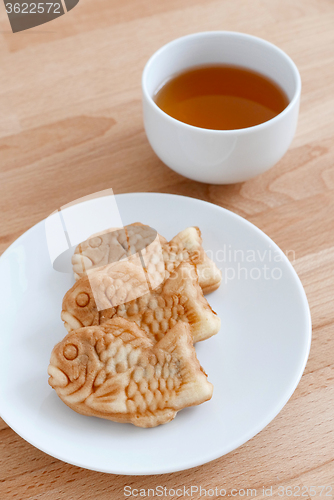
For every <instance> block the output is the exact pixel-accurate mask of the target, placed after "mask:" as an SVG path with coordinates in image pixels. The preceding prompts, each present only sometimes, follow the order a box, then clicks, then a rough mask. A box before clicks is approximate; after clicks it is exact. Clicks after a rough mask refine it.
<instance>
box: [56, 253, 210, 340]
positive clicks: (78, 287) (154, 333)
mask: <svg viewBox="0 0 334 500" xmlns="http://www.w3.org/2000/svg"><path fill="white" fill-rule="evenodd" d="M116 264H117V265H118V266H119V268H120V269H122V265H124V264H126V265H127V266H128V268H129V273H130V274H131V279H130V281H126V283H130V282H131V280H132V281H133V280H135V281H136V282H137V281H138V283H140V280H139V279H138V280H137V278H135V277H134V276H135V273H136V272H139V271H140V272H143V270H142V268H140V266H136V265H134V264H131V263H126V262H125V263H124V262H118V263H116ZM114 266H115V264H113V265H111V267H110V268H108V267H106V268H105V269H104V271H103V272H101V273H94V274H92V275H91V276H90V277H86V278H81V279H80V280H79V281H77V282H76V283H75V284H74V286H73V287H72V288H71V289H70V290H69V291H68V292H67V293H66V295H65V297H64V300H63V310H62V313H61V318H62V320H63V321H64V322H65V327H66V329H67V330H68V331H71V330H75V329H77V328H80V327H82V326H91V325H100V324H103V323H104V322H105V321H107V320H109V319H111V318H113V317H122V318H126V319H128V320H130V321H134V322H135V323H137V325H138V326H139V327H140V328H141V329H142V330H144V331H145V332H146V334H147V335H148V337H149V338H150V339H151V340H153V341H155V342H157V341H159V340H160V339H162V338H163V337H164V335H165V334H166V332H167V331H168V330H169V329H171V328H172V327H173V326H174V325H175V324H176V323H177V322H179V321H184V322H187V323H189V325H190V330H191V333H192V336H193V340H194V342H198V341H199V340H205V339H207V338H209V337H211V336H212V335H215V334H216V333H218V331H219V329H220V319H219V317H218V316H217V315H216V313H215V312H213V311H212V309H211V307H210V305H209V304H208V302H207V300H206V299H205V297H204V296H203V292H202V289H201V287H200V286H199V284H198V277H197V273H196V270H195V267H194V265H193V264H190V263H187V262H184V263H182V264H181V265H179V266H178V267H177V268H176V270H175V271H174V272H173V273H172V274H171V275H170V277H169V278H168V279H167V280H166V282H165V283H164V284H163V285H161V286H159V287H158V288H157V289H155V290H152V291H151V292H148V293H145V294H143V295H142V296H140V297H138V298H136V299H134V300H129V299H130V294H131V293H132V290H131V286H129V287H128V291H129V296H127V295H126V290H123V288H122V280H121V279H120V274H119V273H118V274H117V276H116V279H115V275H114V274H113V269H114ZM126 279H128V277H127V276H126ZM117 283H118V285H117ZM117 286H119V291H120V294H122V293H123V296H122V297H123V299H124V300H123V302H125V303H122V304H119V302H118V303H117V300H116V303H114V302H113V300H114V297H115V294H116V295H117V293H118V291H117ZM140 286H141V285H138V287H139V288H140ZM115 290H116V291H115ZM93 292H94V293H93ZM116 299H117V297H116ZM128 300H129V301H128ZM118 304H119V305H118Z"/></svg>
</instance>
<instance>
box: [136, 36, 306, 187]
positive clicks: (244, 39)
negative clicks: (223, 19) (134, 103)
mask: <svg viewBox="0 0 334 500" xmlns="http://www.w3.org/2000/svg"><path fill="white" fill-rule="evenodd" d="M204 64H229V65H234V66H240V67H244V68H249V69H252V70H254V71H257V72H259V73H261V74H263V75H264V76H267V77H269V78H271V79H272V80H274V81H275V82H276V83H277V84H278V85H279V86H280V87H281V88H282V89H283V90H284V91H285V93H286V94H287V96H288V99H289V105H288V106H287V107H286V108H285V109H284V110H283V111H282V112H281V113H280V114H279V115H277V116H275V117H274V118H272V119H271V120H269V121H267V122H264V123H261V124H260V125H256V126H254V127H249V128H243V129H237V130H210V129H204V128H199V127H194V126H192V125H188V124H186V123H183V122H180V121H179V120H176V119H175V118H172V117H171V116H169V115H167V113H165V112H164V111H162V110H161V109H160V108H159V107H158V106H157V105H156V104H155V102H154V100H153V96H154V93H155V92H156V90H157V89H158V88H159V87H160V86H161V85H162V84H163V83H164V82H165V81H166V80H167V79H169V78H170V77H171V76H173V75H174V74H175V73H179V72H180V71H182V70H185V69H187V68H191V67H194V66H200V65H204ZM142 91H143V113H144V125H145V130H146V134H147V137H148V140H149V142H150V144H151V146H152V148H153V150H154V151H155V153H156V154H157V155H158V156H159V158H160V159H161V160H162V161H163V162H164V163H165V164H166V165H168V166H169V167H170V168H171V169H173V170H175V171H176V172H178V173H179V174H182V175H184V176H185V177H189V178H190V179H194V180H196V181H201V182H208V183H213V184H229V183H233V182H241V181H245V180H247V179H250V178H251V177H254V176H256V175H258V174H261V173H262V172H265V171H266V170H268V169H269V168H271V167H272V166H273V165H275V163H277V162H278V160H280V159H281V158H282V156H283V155H284V154H285V153H286V151H287V149H288V147H289V145H290V143H291V141H292V138H293V136H294V133H295V130H296V126H297V120H298V112H299V101H300V92H301V80H300V75H299V72H298V69H297V67H296V65H295V64H294V62H293V61H292V60H291V59H290V57H289V56H288V55H287V54H285V52H283V51H282V50H281V49H279V48H278V47H276V46H275V45H273V44H271V43H269V42H267V41H265V40H262V39H261V38H257V37H254V36H251V35H246V34H244V33H234V32H228V31H211V32H210V31H209V32H204V33H195V34H192V35H188V36H184V37H182V38H178V39H177V40H174V41H172V42H170V43H168V44H167V45H164V46H163V47H161V49H159V50H158V51H157V52H155V54H153V56H152V57H151V58H150V59H149V61H148V62H147V64H146V66H145V69H144V72H143V77H142Z"/></svg>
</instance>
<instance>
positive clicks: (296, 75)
mask: <svg viewBox="0 0 334 500" xmlns="http://www.w3.org/2000/svg"><path fill="white" fill-rule="evenodd" d="M217 35H232V36H236V37H239V38H240V37H241V38H245V39H248V40H249V39H251V40H256V41H260V42H261V43H262V44H264V45H266V46H267V47H269V48H270V49H272V50H275V51H276V52H277V53H279V55H281V56H282V57H283V58H284V59H285V60H286V61H287V62H288V64H289V66H290V68H291V70H292V72H293V75H294V78H295V82H296V90H295V92H294V95H293V97H292V99H291V101H290V102H289V104H288V105H287V106H286V108H284V109H283V111H281V112H280V113H279V114H278V115H276V116H274V117H273V118H271V119H270V120H267V121H265V122H262V123H259V124H258V125H253V126H252V127H244V128H237V129H228V130H224V129H210V128H203V127H197V126H195V125H189V123H185V122H182V121H180V120H177V119H176V118H173V117H172V116H170V115H168V114H167V113H166V112H165V111H163V110H162V109H161V108H159V106H158V105H157V104H156V103H155V102H154V100H153V98H152V96H151V95H150V94H149V92H148V90H147V84H146V81H147V74H148V72H149V70H150V67H151V66H152V64H153V63H154V61H155V60H156V59H157V58H158V57H159V56H160V54H161V53H162V52H164V51H165V50H168V49H169V48H170V47H172V46H173V45H177V44H179V43H180V42H182V41H183V40H186V39H191V38H207V37H209V38H210V37H213V36H217ZM141 83H142V92H143V94H144V96H145V98H146V99H147V100H148V102H149V103H150V104H151V106H153V107H154V108H155V109H156V111H157V112H158V113H159V114H160V115H161V116H164V117H165V119H167V120H169V121H170V122H171V123H174V124H181V126H184V127H185V128H187V129H189V130H200V131H202V132H203V133H207V134H208V133H209V134H213V133H215V134H217V135H225V134H228V135H230V134H234V133H235V132H238V133H240V134H245V133H249V132H250V131H253V130H254V131H255V130H260V129H262V128H265V127H268V126H269V124H272V123H275V122H276V121H278V120H280V119H282V117H284V116H285V115H286V114H287V113H289V111H290V110H291V109H292V108H293V107H294V106H295V105H296V103H297V102H298V100H299V98H300V94H301V77H300V73H299V70H298V68H297V66H296V64H295V63H294V62H293V60H292V59H291V57H290V56H288V54H287V53H286V52H284V50H282V49H280V48H279V47H277V45H275V44H273V43H271V42H268V41H267V40H265V39H264V38H260V37H257V36H254V35H249V34H248V33H242V32H239V31H224V30H222V31H200V32H198V33H191V34H189V35H185V36H181V37H179V38H175V39H174V40H171V41H170V42H168V43H166V44H165V45H163V46H162V47H160V48H159V49H158V50H157V51H156V52H154V53H153V54H152V56H151V57H150V58H149V60H148V61H147V62H146V64H145V67H144V70H143V73H142V79H141Z"/></svg>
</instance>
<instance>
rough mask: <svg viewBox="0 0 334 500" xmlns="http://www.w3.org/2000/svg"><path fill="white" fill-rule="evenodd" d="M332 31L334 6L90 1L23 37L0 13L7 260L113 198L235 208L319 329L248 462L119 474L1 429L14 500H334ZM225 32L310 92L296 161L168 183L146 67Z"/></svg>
mask: <svg viewBox="0 0 334 500" xmlns="http://www.w3.org/2000/svg"><path fill="white" fill-rule="evenodd" d="M333 26H334V4H333V1H332V0H271V1H270V2H269V1H268V0H252V2H250V1H248V0H219V1H212V0H205V1H204V0H169V1H167V0H162V1H160V2H153V1H152V0H123V1H122V2H119V1H117V0H94V1H92V0H91V1H89V0H81V1H80V3H79V4H78V6H77V7H76V8H75V9H73V10H72V11H71V12H70V13H68V14H67V15H65V16H62V17H60V18H58V19H57V20H55V21H53V22H52V23H49V24H47V25H44V26H41V27H37V28H34V29H32V30H28V31H27V32H22V33H16V34H12V33H11V30H10V26H9V22H8V19H7V17H6V13H5V9H4V6H3V5H0V30H1V31H0V42H1V43H0V61H1V68H2V71H1V73H0V213H1V216H2V218H1V225H0V252H3V251H4V250H5V249H6V248H7V247H8V245H10V244H11V243H12V242H13V241H14V240H15V239H16V238H17V237H18V236H19V235H20V234H22V233H23V232H24V231H26V230H27V229H28V228H29V227H31V226H32V225H34V224H36V223H37V222H38V221H40V220H41V219H42V218H44V217H46V216H48V215H49V214H50V213H52V212H53V211H54V210H55V209H57V208H58V207H60V206H61V205H63V204H65V203H67V202H70V201H72V200H74V199H76V198H79V197H81V196H84V195H87V194H90V193H92V192H95V191H99V190H101V189H105V188H106V187H112V188H113V189H114V192H115V193H124V192H131V191H158V192H168V193H177V194H183V195H187V196H192V197H196V198H200V199H203V200H207V201H211V202H212V203H216V204H218V205H220V206H223V207H226V208H228V209H230V210H232V211H234V212H236V213H238V214H240V215H242V216H243V217H246V218H247V219H248V220H250V221H251V222H253V223H254V224H256V225H257V226H258V227H260V228H261V229H262V230H264V231H265V232H266V233H267V234H268V235H269V236H270V237H271V238H273V239H274V241H275V242H276V243H277V244H278V245H279V246H280V247H281V248H282V250H283V251H284V252H286V253H287V255H288V256H289V258H290V260H291V261H292V263H293V265H294V266H295V268H296V270H297V272H298V273H299V276H300V278H301V280H302V283H303V285H304V287H305V290H306V293H307V296H308V299H309V303H310V307H311V313H312V321H313V342H312V347H311V353H310V358H309V361H308V364H307V367H306V370H305V373H304V375H303V377H302V379H301V382H300V384H299V386H298V388H297V390H296V391H295V393H294V395H293V396H292V398H291V399H290V401H289V402H288V404H287V405H286V406H285V408H284V409H283V410H282V412H281V413H280V414H279V415H278V416H277V417H276V418H275V419H274V420H273V421H272V422H271V423H270V424H269V425H268V426H267V427H266V428H265V429H264V430H263V431H262V432H261V433H260V434H258V435H257V436H256V437H254V438H253V439H252V440H250V441H249V442H248V443H246V444H245V445H243V446H242V447H240V448H239V449H237V450H235V451H234V452H232V453H229V454H228V455H226V456H224V457H221V458H220V459H218V460H215V461H214V462H211V463H209V464H206V465H203V466H202V467H198V468H196V469H191V470H189V471H184V472H180V473H175V474H167V475H164V476H149V477H124V476H114V475H107V474H101V473H97V472H92V471H86V470H83V469H80V468H78V467H74V466H71V465H68V464H65V463H62V462H60V461H58V460H56V459H54V458H52V457H49V456H48V455H45V454H44V453H43V452H41V451H39V450H37V449H35V448H34V447H32V446H31V445H29V444H28V443H26V442H25V441H24V440H23V439H21V438H20V437H19V436H18V435H17V434H15V433H14V431H12V430H11V429H10V428H9V427H8V426H7V425H6V423H5V422H3V421H2V420H0V499H1V500H12V499H20V500H28V499H29V500H32V499H34V500H35V499H36V500H37V499H43V500H44V499H45V500H65V499H66V500H69V499H71V500H79V499H91V498H94V499H96V500H110V499H111V498H113V499H120V498H125V497H124V491H123V488H124V486H125V485H130V486H132V487H134V488H146V489H147V488H154V487H156V486H157V485H163V486H166V487H167V488H176V487H180V486H181V487H182V486H186V487H189V486H191V485H201V486H202V488H206V489H209V488H216V487H218V489H220V488H225V489H226V490H227V492H229V491H230V490H231V489H232V488H236V489H239V488H243V489H245V490H247V488H249V489H251V488H256V489H257V497H260V498H265V496H264V494H263V487H265V488H271V487H272V496H271V498H273V499H277V500H279V499H280V498H282V496H281V495H280V491H281V490H280V489H279V487H280V486H281V487H282V486H284V487H286V486H289V485H290V486H295V487H296V488H297V487H298V486H299V487H300V488H302V487H303V486H305V485H306V486H317V487H319V486H321V485H332V488H333V490H332V495H334V447H333V442H334V424H333V420H334V334H333V330H334V328H333V327H334V319H333V296H334V266H333V262H334V142H333V136H334V29H333ZM221 29H226V30H236V31H244V32H247V33H250V34H254V35H257V36H260V37H263V38H266V39H267V40H269V41H271V42H273V43H275V44H277V45H279V46H280V47H281V48H282V49H283V50H285V51H286V52H287V53H288V54H289V55H290V56H291V57H292V58H293V59H294V60H295V62H296V63H297V65H298V67H299V70H300V73H301V76H302V83H303V90H302V100H301V109H300V119H299V125H298V129H297V133H296V136H295V139H294V141H293V143H292V145H291V147H290V149H289V151H288V153H287V154H286V155H285V157H284V158H283V159H282V160H281V161H280V162H279V163H278V164H277V165H276V166H275V167H274V168H273V169H271V170H270V171H269V172H267V173H265V174H263V175H261V176H259V177H257V178H255V179H253V180H250V181H248V182H245V183H240V184H235V185H231V186H211V185H207V184H199V183H196V182H193V181H190V180H187V179H185V178H183V177H181V176H180V175H178V174H176V173H174V172H172V171H171V170H169V169H168V168H167V167H166V166H164V165H163V164H162V163H161V162H160V161H159V160H158V159H157V157H156V156H155V155H154V153H153V151H152V150H151V148H150V146H149V144H148V142H147V139H146V136H145V133H144V129H143V123H142V115H141V89H140V77H141V72H142V69H143V66H144V64H145V62H146V60H147V59H148V57H149V56H150V55H151V54H152V53H153V52H154V51H155V50H156V49H157V48H159V47H160V46H161V45H163V44H164V43H166V42H168V41H170V40H172V39H173V38H176V37H178V36H182V35H185V34H187V33H191V32H196V31H205V30H221ZM180 445H181V444H180ZM323 495H324V494H323ZM323 495H322V496H321V498H323ZM237 496H238V497H239V496H240V497H242V493H241V494H240V495H239V494H238V495H237ZM285 496H286V495H285ZM285 496H284V497H285ZM307 496H308V498H311V495H310V494H309V493H308V494H307ZM318 497H319V498H320V495H319V491H318V492H317V496H316V497H315V498H318ZM169 498H173V496H171V497H169ZM193 498H196V499H197V498H200V497H199V494H198V493H197V494H195V495H194V496H193ZM312 498H313V497H312Z"/></svg>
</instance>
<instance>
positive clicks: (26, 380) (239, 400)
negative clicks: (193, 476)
mask: <svg viewBox="0 0 334 500" xmlns="http://www.w3.org/2000/svg"><path fill="white" fill-rule="evenodd" d="M116 201H117V204H118V208H119V211H120V214H121V217H122V221H123V224H124V225H125V224H129V223H131V222H135V221H141V222H144V223H146V224H149V225H150V226H151V227H153V228H155V229H157V230H158V232H160V233H161V234H163V235H164V236H165V237H167V238H171V237H172V236H174V235H175V234H176V233H177V232H178V231H180V230H182V229H184V228H186V227H188V226H192V225H197V226H199V227H200V228H201V230H202V234H203V240H204V247H205V249H206V250H208V251H210V252H212V253H213V256H214V259H215V261H216V263H217V264H218V265H219V267H222V270H223V281H225V282H226V283H224V282H223V283H222V285H221V287H220V289H219V290H218V291H216V292H214V293H212V294H211V295H209V296H208V297H207V298H208V300H209V301H210V304H211V306H212V307H213V309H214V310H215V311H216V312H217V313H218V314H219V316H220V317H221V320H222V328H221V331H220V332H219V334H218V335H216V336H215V337H213V338H211V339H209V340H207V341H205V342H202V343H199V344H197V345H196V350H197V354H198V357H199V360H200V362H201V364H202V365H203V367H204V368H205V370H206V371H207V373H208V375H209V380H210V381H211V382H212V383H213V385H214V393H213V397H212V399H211V401H209V402H207V403H205V404H203V405H200V406H198V407H194V408H189V409H186V410H183V411H181V412H179V413H178V415H177V416H176V418H175V420H173V421H172V422H171V423H169V424H167V425H162V426H159V427H156V428H154V429H140V428H136V427H134V426H132V425H130V424H126V425H125V424H118V423H114V422H110V421H107V420H102V419H98V418H90V417H84V416H82V415H78V414H77V413H75V412H74V411H72V410H70V409H69V408H68V407H67V406H66V405H65V404H64V403H63V402H62V401H61V400H60V399H59V398H58V397H57V395H56V393H55V391H53V390H52V389H51V388H50V387H49V385H48V383H47V381H48V376H47V367H48V363H49V358H50V353H51V350H52V348H53V346H54V345H55V344H56V343H57V342H58V341H60V340H61V339H62V338H63V337H64V336H65V334H66V331H65V329H64V326H63V324H62V321H61V319H60V310H61V302H62V297H63V295H64V294H65V292H66V291H67V290H68V289H69V288H70V286H71V285H72V283H73V282H74V280H73V277H72V276H71V275H69V274H62V273H59V272H57V271H55V270H53V268H52V267H51V264H50V258H49V255H48V250H47V245H46V237H45V225H44V222H43V221H42V222H40V223H39V224H37V225H36V226H34V227H33V228H32V229H30V230H29V231H27V232H26V233H25V234H24V235H23V236H21V237H20V238H19V239H18V240H17V241H16V242H15V243H14V244H13V245H12V246H11V247H10V248H8V250H7V251H6V252H5V253H4V254H3V256H2V257H1V259H0V305H1V309H2V310H1V334H0V345H1V349H0V380H1V386H0V413H1V416H2V418H3V419H4V420H5V421H6V422H7V423H8V425H10V426H11V427H12V428H13V429H14V430H15V431H16V432H17V433H18V434H19V435H20V436H22V437H23V438H24V439H26V440H27V441H28V442H30V443H31V444H33V445H34V446H36V447H37V448H39V449H41V450H43V451H45V452H46V453H48V454H50V455H52V456H54V457H56V458H59V459H61V460H64V461H65V462H69V463H71V464H75V465H78V466H81V467H86V468H88V469H93V470H98V471H102V472H111V473H117V474H159V473H166V472H174V471H179V470H183V469H187V468H190V467H194V466H197V465H200V464H203V463H206V462H208V461H210V460H213V459H215V458H218V457H220V456H221V455H224V454H225V453H228V452H230V451H231V450H234V449H235V448H237V447H238V446H240V445H242V444H243V443H245V442H246V441H248V440H249V439H250V438H251V437H253V436H254V435H255V434H257V433H258V432H259V431H261V430H262V429H263V428H264V427H265V426H266V425H267V424H268V423H269V422H270V421H271V420H272V419H273V418H274V417H275V416H276V415H277V414H278V412H279V411H280V410H281V409H282V408H283V406H284V405H285V404H286V402H287V401H288V399H289V398H290V396H291V395H292V393H293V391H294V390H295V388H296V386H297V384H298V382H299V379H300V377H301V375H302V373H303V370H304V367H305V364H306V361H307V357H308V353H309V349H310V342H311V319H310V311H309V306H308V303H307V299H306V296H305V292H304V290H303V287H302V285H301V283H300V281H299V279H298V276H297V275H296V273H295V271H294V269H293V267H292V265H291V264H290V262H289V261H288V259H287V258H286V257H285V255H284V254H283V252H282V251H281V250H279V248H278V247H277V246H276V245H275V243H273V241H272V240H271V239H270V238H268V237H267V236H266V235H265V234H264V233H263V232H262V231H260V230H259V229H257V228H256V227H255V226H253V225H252V224H250V223H249V222H247V221H246V220H244V219H242V218H241V217H239V216H237V215H235V214H233V213H232V212H229V211H227V210H224V209H223V208H220V207H218V206H215V205H212V204H209V203H206V202H203V201H199V200H196V199H192V198H185V197H181V196H174V195H167V194H151V193H142V194H125V195H118V196H116ZM90 203H92V205H91V209H92V210H94V202H90ZM224 250H225V262H224V261H223V259H224ZM235 250H237V251H238V252H236V254H235V258H234V257H233V254H234V251H235ZM242 256H243V262H242ZM238 266H239V269H240V268H243V269H241V270H240V271H239V276H238ZM264 266H267V269H266V270H265V269H264ZM254 269H255V270H254ZM233 272H234V273H235V277H234V279H232V278H233ZM246 273H247V276H246Z"/></svg>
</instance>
